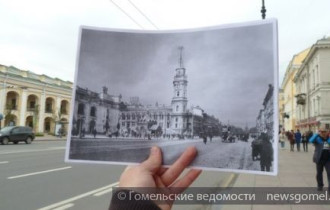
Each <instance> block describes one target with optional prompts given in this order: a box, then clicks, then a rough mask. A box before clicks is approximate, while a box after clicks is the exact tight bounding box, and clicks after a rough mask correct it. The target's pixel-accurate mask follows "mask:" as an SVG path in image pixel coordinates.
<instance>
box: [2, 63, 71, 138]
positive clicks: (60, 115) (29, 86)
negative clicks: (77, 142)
mask: <svg viewBox="0 0 330 210" xmlns="http://www.w3.org/2000/svg"><path fill="white" fill-rule="evenodd" d="M71 94H72V83H71V82H68V81H63V80H60V79H58V78H55V79H54V78H50V77H48V76H46V75H38V74H35V73H33V72H30V71H23V70H20V69H17V68H15V67H12V66H9V67H8V66H4V65H0V114H2V115H3V120H2V121H1V127H3V126H7V125H21V126H30V127H32V128H33V130H34V131H35V132H40V133H51V134H56V131H57V130H56V129H58V128H59V127H58V126H57V125H58V124H60V125H61V126H63V125H64V127H65V128H64V129H65V131H67V125H68V121H69V111H70V103H71Z"/></svg>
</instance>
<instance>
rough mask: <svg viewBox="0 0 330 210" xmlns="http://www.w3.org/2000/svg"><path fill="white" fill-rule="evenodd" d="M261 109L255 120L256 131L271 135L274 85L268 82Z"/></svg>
mask: <svg viewBox="0 0 330 210" xmlns="http://www.w3.org/2000/svg"><path fill="white" fill-rule="evenodd" d="M262 105H263V109H261V110H260V111H259V114H258V116H257V121H256V125H257V126H256V127H257V130H258V133H259V134H260V133H262V132H264V133H267V134H268V135H269V136H273V132H274V130H273V127H274V87H273V85H271V84H269V86H268V90H267V93H266V96H265V98H264V101H263V103H262Z"/></svg>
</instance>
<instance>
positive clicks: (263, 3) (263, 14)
mask: <svg viewBox="0 0 330 210" xmlns="http://www.w3.org/2000/svg"><path fill="white" fill-rule="evenodd" d="M266 11H267V10H266V7H265V0H262V7H261V10H260V12H261V17H262V19H265V17H266Z"/></svg>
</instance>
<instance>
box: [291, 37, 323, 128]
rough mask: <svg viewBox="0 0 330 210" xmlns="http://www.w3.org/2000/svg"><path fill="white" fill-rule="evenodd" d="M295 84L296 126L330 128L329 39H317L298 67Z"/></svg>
mask: <svg viewBox="0 0 330 210" xmlns="http://www.w3.org/2000/svg"><path fill="white" fill-rule="evenodd" d="M294 82H295V85H296V89H297V93H296V98H297V102H296V104H295V105H296V106H297V124H296V126H297V128H299V129H301V130H302V131H306V130H312V131H316V130H317V129H318V127H319V125H320V124H325V125H326V127H328V128H330V38H329V37H328V38H323V39H321V40H318V41H317V42H316V43H315V44H314V45H313V46H312V47H311V49H310V51H309V52H308V54H307V55H306V58H305V59H304V61H303V63H302V65H301V66H300V68H299V70H298V72H297V74H296V76H295V78H294Z"/></svg>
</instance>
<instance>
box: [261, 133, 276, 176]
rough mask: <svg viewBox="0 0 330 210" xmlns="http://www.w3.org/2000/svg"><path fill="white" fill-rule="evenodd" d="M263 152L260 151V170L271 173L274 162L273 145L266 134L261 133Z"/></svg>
mask: <svg viewBox="0 0 330 210" xmlns="http://www.w3.org/2000/svg"><path fill="white" fill-rule="evenodd" d="M260 139H261V151H260V168H261V171H270V167H271V166H272V162H273V153H274V150H273V145H272V143H271V142H270V141H269V136H268V135H267V134H266V133H261V135H260Z"/></svg>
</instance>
